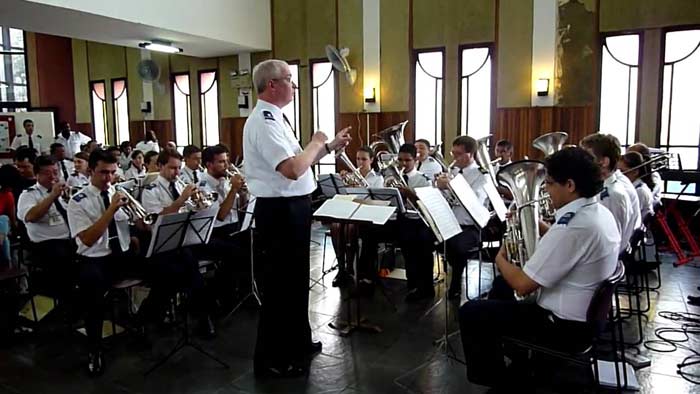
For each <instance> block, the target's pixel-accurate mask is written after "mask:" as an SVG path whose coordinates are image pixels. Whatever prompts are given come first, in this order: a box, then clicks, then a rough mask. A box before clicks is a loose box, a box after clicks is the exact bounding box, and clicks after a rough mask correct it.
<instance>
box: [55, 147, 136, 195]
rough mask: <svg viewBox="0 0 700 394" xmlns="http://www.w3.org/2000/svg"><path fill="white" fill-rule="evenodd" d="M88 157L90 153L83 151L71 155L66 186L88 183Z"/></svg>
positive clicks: (78, 185)
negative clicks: (70, 172) (70, 168)
mask: <svg viewBox="0 0 700 394" xmlns="http://www.w3.org/2000/svg"><path fill="white" fill-rule="evenodd" d="M89 159H90V155H88V154H87V153H85V152H78V153H76V154H75V156H73V173H72V174H71V175H70V176H69V177H68V182H66V184H67V185H68V186H70V187H82V186H86V185H87V184H88V183H90V169H89V168H88V160H89ZM122 172H123V171H122Z"/></svg>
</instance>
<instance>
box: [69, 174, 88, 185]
mask: <svg viewBox="0 0 700 394" xmlns="http://www.w3.org/2000/svg"><path fill="white" fill-rule="evenodd" d="M88 183H90V178H88V176H87V175H85V174H81V173H79V172H74V173H72V174H71V175H70V177H68V181H67V182H66V184H67V185H68V186H70V187H82V186H87V184H88Z"/></svg>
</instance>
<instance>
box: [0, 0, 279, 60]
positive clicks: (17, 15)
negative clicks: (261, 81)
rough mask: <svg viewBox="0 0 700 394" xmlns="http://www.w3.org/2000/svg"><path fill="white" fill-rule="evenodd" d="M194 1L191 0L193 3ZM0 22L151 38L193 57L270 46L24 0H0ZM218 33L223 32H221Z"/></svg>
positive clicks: (88, 35)
mask: <svg viewBox="0 0 700 394" xmlns="http://www.w3.org/2000/svg"><path fill="white" fill-rule="evenodd" d="M256 1H258V0H256ZM117 2H121V3H124V2H129V0H121V1H120V0H117V1H116V2H115V3H117ZM197 3H198V2H195V1H192V4H193V5H196V4H197ZM171 4H172V3H171ZM122 5H124V4H122ZM166 9H167V8H166ZM183 11H184V12H187V10H180V12H183ZM210 11H211V10H210ZM214 11H215V10H214ZM172 12H177V11H172ZM161 17H162V16H161ZM0 25H2V26H9V27H14V28H18V29H23V30H26V31H32V32H38V33H46V34H52V35H57V36H63V37H71V38H78V39H83V40H89V41H96V42H102V43H107V44H113V45H121V46H127V47H138V44H139V42H143V41H148V40H153V39H156V40H162V41H169V42H172V43H173V45H175V46H177V47H179V48H182V49H183V54H185V55H190V56H196V57H215V56H224V55H231V54H235V53H240V52H254V51H261V50H267V49H269V47H268V45H260V42H265V39H264V38H263V40H260V39H259V38H258V37H255V38H256V40H249V41H251V42H252V44H253V45H254V46H250V44H248V45H246V44H243V43H240V42H235V41H236V40H233V39H232V40H230V41H228V40H227V41H224V40H221V39H213V38H208V37H203V36H200V35H196V34H189V33H187V32H183V31H175V30H173V29H165V28H159V27H155V26H150V25H147V24H143V23H135V22H130V21H126V20H122V19H116V18H110V17H106V16H102V15H96V14H92V13H88V12H84V11H78V10H75V9H69V8H64V7H56V6H52V5H47V4H40V3H36V2H33V1H25V0H1V1H0ZM263 25H268V26H269V19H268V23H267V24H265V23H263ZM186 29H187V26H186V25H183V27H182V29H181V30H186ZM263 33H264V32H263ZM218 35H219V36H222V34H218ZM241 40H242V39H239V40H238V41H241Z"/></svg>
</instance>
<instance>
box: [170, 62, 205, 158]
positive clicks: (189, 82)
mask: <svg viewBox="0 0 700 394" xmlns="http://www.w3.org/2000/svg"><path fill="white" fill-rule="evenodd" d="M181 75H187V85H188V87H189V89H190V93H189V94H187V95H186V96H187V100H188V107H189V108H188V111H187V143H186V144H184V145H180V141H178V139H177V124H176V120H175V119H176V116H175V89H178V90H179V88H178V87H177V86H176V85H177V83H176V78H177V77H179V76H181ZM191 78H192V76H191V75H190V73H189V71H184V72H179V73H171V74H170V87H171V89H172V94H171V96H172V97H171V99H170V108H171V114H172V118H173V139H175V145H176V146H177V147H178V149H179V148H180V147H185V146H187V145H192V143H193V141H194V132H193V129H192V80H191ZM197 85H199V83H198V84H197ZM183 94H184V93H183Z"/></svg>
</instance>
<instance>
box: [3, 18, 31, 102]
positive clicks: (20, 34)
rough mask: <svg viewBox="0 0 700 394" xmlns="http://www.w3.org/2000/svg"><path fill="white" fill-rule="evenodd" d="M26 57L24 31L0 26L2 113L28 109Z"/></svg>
mask: <svg viewBox="0 0 700 394" xmlns="http://www.w3.org/2000/svg"><path fill="white" fill-rule="evenodd" d="M26 55H27V52H26V50H25V46H24V31H22V30H19V29H13V28H11V27H3V26H0V108H1V109H2V111H3V112H4V111H8V112H12V111H15V110H26V109H27V108H29V91H28V89H29V88H28V83H27V60H26V57H27V56H26Z"/></svg>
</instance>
